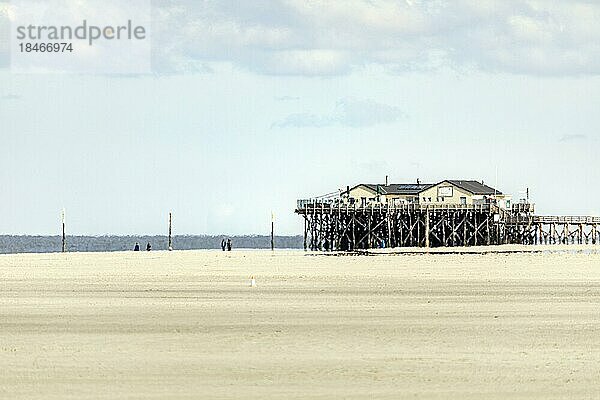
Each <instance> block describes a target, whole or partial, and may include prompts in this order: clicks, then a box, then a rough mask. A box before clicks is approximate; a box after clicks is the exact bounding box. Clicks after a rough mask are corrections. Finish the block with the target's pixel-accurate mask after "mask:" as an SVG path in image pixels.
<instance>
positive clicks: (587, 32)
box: [0, 0, 600, 76]
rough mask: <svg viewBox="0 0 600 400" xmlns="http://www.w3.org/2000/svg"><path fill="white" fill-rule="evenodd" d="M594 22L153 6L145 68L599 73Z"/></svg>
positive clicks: (551, 8) (157, 2)
mask: <svg viewBox="0 0 600 400" xmlns="http://www.w3.org/2000/svg"><path fill="white" fill-rule="evenodd" d="M2 3H3V2H1V1H0V5H1V4H2ZM0 14H1V13H0ZM599 20H600V2H590V1H585V0H573V1H567V0H564V1H546V0H503V1H496V0H436V1H425V0H410V1H409V0H406V1H399V0H379V1H372V0H346V1H327V0H314V1H310V2H307V1H305V0H256V1H252V2H245V1H244V2H240V1H238V0H220V1H210V2H209V1H202V2H200V1H196V0H154V1H153V11H152V43H153V48H152V51H153V55H152V65H153V71H154V72H155V73H157V74H186V73H210V72H212V71H213V70H215V69H217V66H218V65H220V64H221V63H228V64H231V65H233V66H235V67H238V68H243V69H246V70H250V71H253V72H255V73H258V74H265V75H294V76H338V75H344V74H348V73H351V72H352V71H354V70H357V69H361V68H364V67H366V66H372V65H376V66H379V67H382V68H384V69H386V70H387V71H389V72H390V73H406V72H409V71H431V70H438V69H455V70H465V71H467V70H468V71H471V70H481V71H486V72H491V73H512V74H526V75H539V76H578V75H598V74H600V24H598V23H597V21H599ZM1 25H2V17H1V15H0V26H1ZM2 60H5V61H6V60H8V50H7V46H6V43H5V45H4V50H3V45H2V43H0V64H2Z"/></svg>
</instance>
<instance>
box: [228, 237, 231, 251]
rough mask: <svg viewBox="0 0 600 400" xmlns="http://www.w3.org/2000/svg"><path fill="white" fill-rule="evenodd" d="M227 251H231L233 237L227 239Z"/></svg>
mask: <svg viewBox="0 0 600 400" xmlns="http://www.w3.org/2000/svg"><path fill="white" fill-rule="evenodd" d="M227 251H231V239H227Z"/></svg>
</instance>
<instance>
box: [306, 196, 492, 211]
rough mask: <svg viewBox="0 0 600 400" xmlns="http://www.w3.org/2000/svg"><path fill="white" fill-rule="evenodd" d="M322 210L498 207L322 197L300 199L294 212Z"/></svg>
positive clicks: (436, 209) (472, 208)
mask: <svg viewBox="0 0 600 400" xmlns="http://www.w3.org/2000/svg"><path fill="white" fill-rule="evenodd" d="M315 210H322V211H324V212H330V211H333V210H335V211H337V210H340V211H345V210H347V211H371V210H373V211H376V210H381V211H427V210H431V211H441V210H464V211H479V212H497V211H498V207H497V206H495V205H493V204H440V203H436V204H421V203H407V204H394V203H391V204H390V203H366V204H361V203H352V204H351V203H348V202H343V201H340V200H339V199H332V200H329V199H327V200H323V199H302V200H298V201H297V204H296V213H303V212H308V211H315Z"/></svg>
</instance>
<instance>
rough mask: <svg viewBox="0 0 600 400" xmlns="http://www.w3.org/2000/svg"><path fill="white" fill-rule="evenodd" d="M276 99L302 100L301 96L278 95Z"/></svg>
mask: <svg viewBox="0 0 600 400" xmlns="http://www.w3.org/2000/svg"><path fill="white" fill-rule="evenodd" d="M275 100H277V101H296V100H300V97H299V96H277V97H275Z"/></svg>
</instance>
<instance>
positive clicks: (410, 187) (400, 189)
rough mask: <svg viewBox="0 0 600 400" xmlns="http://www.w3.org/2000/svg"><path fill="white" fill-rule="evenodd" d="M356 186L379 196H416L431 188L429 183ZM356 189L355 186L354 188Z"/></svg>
mask: <svg viewBox="0 0 600 400" xmlns="http://www.w3.org/2000/svg"><path fill="white" fill-rule="evenodd" d="M358 186H364V187H366V188H367V189H369V190H370V191H372V192H373V193H378V192H379V194H392V195H394V194H399V195H417V194H419V193H421V192H422V191H423V190H426V189H429V188H430V187H432V186H433V184H429V183H421V184H416V183H393V184H391V185H387V186H386V185H378V184H369V183H363V184H361V185H358ZM355 187H357V186H355Z"/></svg>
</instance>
